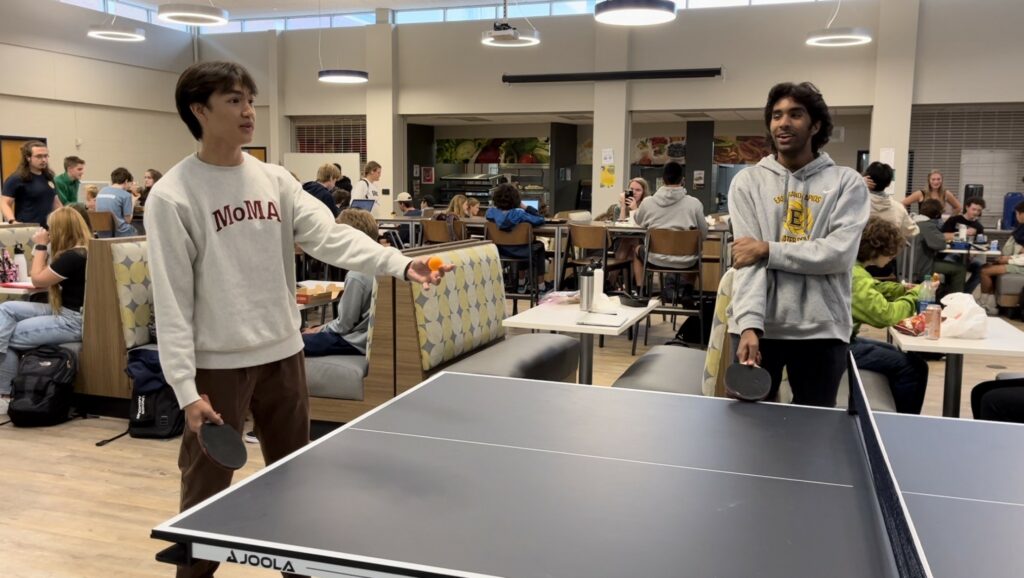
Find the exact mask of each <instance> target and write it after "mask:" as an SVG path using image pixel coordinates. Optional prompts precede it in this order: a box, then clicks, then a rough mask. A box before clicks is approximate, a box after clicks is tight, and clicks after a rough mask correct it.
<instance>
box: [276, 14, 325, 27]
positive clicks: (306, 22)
mask: <svg viewBox="0 0 1024 578" xmlns="http://www.w3.org/2000/svg"><path fill="white" fill-rule="evenodd" d="M318 20H319V23H318ZM330 27H331V17H330V16H321V17H320V18H319V19H317V17H316V16H306V17H304V18H289V19H288V25H287V26H286V28H287V29H288V30H309V29H312V28H330Z"/></svg>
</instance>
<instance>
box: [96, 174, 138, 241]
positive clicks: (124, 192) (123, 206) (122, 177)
mask: <svg viewBox="0 0 1024 578" xmlns="http://www.w3.org/2000/svg"><path fill="white" fill-rule="evenodd" d="M134 184H135V177H133V176H132V174H131V173H130V172H128V169H126V168H124V167H118V168H116V169H114V171H113V172H111V173H110V186H107V187H103V189H102V190H101V191H100V192H99V194H98V195H96V211H97V212H100V213H104V212H106V213H110V214H112V215H114V236H115V237H131V236H132V235H135V234H137V233H136V232H135V227H133V226H132V216H133V215H134V214H135V203H134V201H133V200H132V194H131V193H130V192H129V191H130V190H131V188H132V185H134Z"/></svg>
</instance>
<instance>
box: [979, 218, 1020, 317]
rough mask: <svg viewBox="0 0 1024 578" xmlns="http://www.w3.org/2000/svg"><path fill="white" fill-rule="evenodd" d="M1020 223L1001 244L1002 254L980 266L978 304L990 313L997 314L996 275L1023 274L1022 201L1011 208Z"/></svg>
mask: <svg viewBox="0 0 1024 578" xmlns="http://www.w3.org/2000/svg"><path fill="white" fill-rule="evenodd" d="M1013 211H1014V212H1015V213H1017V222H1018V223H1020V224H1019V225H1017V227H1016V228H1014V230H1013V235H1012V236H1010V238H1009V239H1007V240H1006V243H1004V244H1003V255H1002V256H1001V257H999V260H998V261H996V262H995V263H989V264H988V265H985V266H984V267H982V268H981V298H980V299H978V304H979V305H981V306H982V307H984V308H985V310H986V311H987V312H988V313H989V314H990V315H998V314H999V307H997V306H996V277H999V276H1001V275H1006V274H1007V273H1016V274H1018V275H1020V274H1024V201H1021V202H1019V203H1017V206H1015V207H1014V208H1013Z"/></svg>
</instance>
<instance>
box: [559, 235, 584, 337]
mask: <svg viewBox="0 0 1024 578" xmlns="http://www.w3.org/2000/svg"><path fill="white" fill-rule="evenodd" d="M561 283H562V228H561V227H555V281H554V286H555V291H558V290H559V289H560V288H559V286H560V285H561ZM591 341H593V339H591ZM581 355H582V354H581Z"/></svg>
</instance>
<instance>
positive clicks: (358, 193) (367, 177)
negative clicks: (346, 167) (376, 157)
mask: <svg viewBox="0 0 1024 578" xmlns="http://www.w3.org/2000/svg"><path fill="white" fill-rule="evenodd" d="M380 173H381V166H380V163H378V162H377V161H370V162H368V163H366V166H364V167H363V176H362V178H361V179H359V181H358V182H357V183H356V184H354V185H353V186H352V198H353V199H373V200H375V201H376V200H378V199H377V197H379V196H380V190H379V189H377V181H379V180H380Z"/></svg>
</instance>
